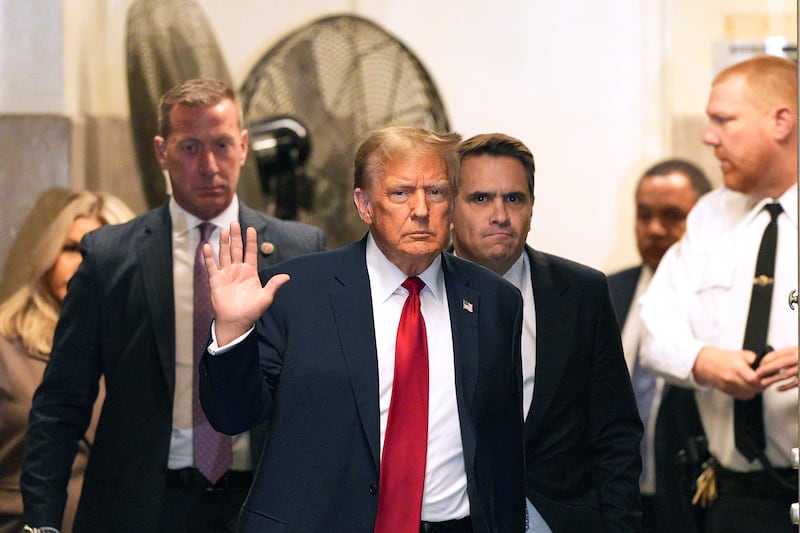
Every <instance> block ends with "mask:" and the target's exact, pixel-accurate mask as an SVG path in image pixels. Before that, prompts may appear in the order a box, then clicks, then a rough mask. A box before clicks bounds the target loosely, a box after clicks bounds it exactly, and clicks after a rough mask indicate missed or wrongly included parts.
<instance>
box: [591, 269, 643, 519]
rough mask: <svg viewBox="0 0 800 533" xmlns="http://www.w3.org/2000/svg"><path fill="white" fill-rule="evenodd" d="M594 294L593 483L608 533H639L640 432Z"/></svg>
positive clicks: (613, 326) (612, 337) (604, 302)
mask: <svg viewBox="0 0 800 533" xmlns="http://www.w3.org/2000/svg"><path fill="white" fill-rule="evenodd" d="M599 293H600V294H599V296H598V301H599V302H600V303H599V309H598V315H597V322H596V324H595V331H594V336H595V339H594V350H595V353H594V357H593V358H592V362H593V363H592V364H593V368H592V373H591V385H590V390H589V396H588V402H589V405H588V415H589V416H588V424H589V433H590V442H591V453H592V457H591V463H592V478H593V482H594V485H595V488H596V490H597V492H598V494H599V495H600V502H601V511H602V513H603V515H604V516H605V518H606V522H607V524H608V526H609V531H639V529H640V528H641V504H640V499H639V475H640V473H641V468H642V464H641V456H640V450H639V443H640V441H641V438H642V433H643V428H642V423H641V420H640V419H639V412H638V410H637V408H636V400H635V398H634V395H633V389H632V387H631V381H630V377H629V375H628V371H627V368H626V366H625V358H624V356H623V352H622V343H621V341H620V335H619V326H618V325H617V321H616V318H615V316H614V311H613V309H612V306H611V301H610V299H609V296H608V289H607V288H606V286H605V283H604V284H603V287H602V290H600V291H599Z"/></svg>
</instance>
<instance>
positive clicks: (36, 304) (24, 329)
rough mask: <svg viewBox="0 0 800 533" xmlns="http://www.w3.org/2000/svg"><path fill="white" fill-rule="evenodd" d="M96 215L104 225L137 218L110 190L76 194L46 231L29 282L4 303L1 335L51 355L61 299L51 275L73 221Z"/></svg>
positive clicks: (0, 312)
mask: <svg viewBox="0 0 800 533" xmlns="http://www.w3.org/2000/svg"><path fill="white" fill-rule="evenodd" d="M82 217H86V218H95V219H97V220H99V221H100V223H101V224H120V223H122V222H126V221H128V220H130V219H131V218H133V212H132V211H131V210H130V209H129V208H128V206H127V205H125V203H124V202H123V201H122V200H120V199H119V198H117V197H116V196H113V195H111V194H108V193H103V192H99V193H94V192H89V191H82V192H77V193H74V194H73V195H72V196H70V198H69V199H68V201H67V203H66V204H65V205H64V207H63V208H61V211H59V213H58V215H57V216H56V217H55V219H53V221H52V222H51V223H50V224H49V225H48V226H47V228H46V229H45V230H44V232H43V233H42V235H41V237H40V238H39V240H38V242H37V243H36V246H35V247H34V250H33V253H32V254H31V258H32V261H33V263H34V264H33V269H32V272H31V275H30V278H29V279H28V282H27V283H26V284H25V285H23V286H22V287H21V288H20V289H19V290H17V291H16V292H15V293H14V294H12V295H11V297H10V298H9V299H8V300H6V301H5V302H3V304H2V305H0V334H2V335H3V336H5V337H6V338H7V339H9V340H17V339H19V340H20V341H21V342H22V345H23V347H24V348H25V350H27V351H28V352H29V353H36V354H41V355H49V354H50V351H51V349H52V347H53V333H54V332H55V329H56V322H57V321H58V314H59V312H60V311H61V302H59V301H58V299H56V297H55V295H53V292H52V290H51V289H50V284H49V282H48V279H47V276H48V274H49V272H50V270H51V269H52V268H53V266H54V265H55V263H56V260H57V259H58V256H59V254H60V253H61V251H62V248H63V246H64V243H65V242H66V240H67V235H68V234H69V230H70V228H71V226H72V223H73V222H74V221H75V220H76V219H78V218H82Z"/></svg>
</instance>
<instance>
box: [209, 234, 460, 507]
mask: <svg viewBox="0 0 800 533" xmlns="http://www.w3.org/2000/svg"><path fill="white" fill-rule="evenodd" d="M366 262H367V274H368V276H369V284H370V294H371V298H372V315H373V320H374V324H375V343H376V347H377V351H378V390H379V394H380V397H379V404H380V428H381V435H380V438H381V440H380V446H381V454H383V439H384V435H385V434H386V422H387V420H388V417H389V404H390V403H391V399H392V382H393V381H394V353H395V344H396V339H397V326H398V325H399V324H400V314H401V313H402V311H403V304H405V301H406V297H407V296H408V291H407V290H406V289H405V288H403V287H402V286H401V285H402V284H403V282H404V281H405V280H406V278H407V277H408V276H406V275H405V274H403V273H402V272H401V271H400V270H399V269H398V268H397V267H396V266H395V265H394V264H393V263H392V262H391V261H389V259H387V258H386V256H385V255H383V252H381V251H380V249H379V248H378V246H377V245H376V244H375V240H374V239H373V238H372V234H369V235H368V237H367V251H366ZM418 277H419V278H420V279H421V280H422V281H424V282H425V287H424V288H423V289H422V292H420V305H421V310H422V316H423V319H424V320H425V331H426V334H427V340H428V375H429V380H428V383H429V397H428V400H429V401H428V448H427V455H426V461H425V488H424V490H423V494H422V517H421V519H422V520H424V521H427V522H443V521H446V520H454V519H458V518H464V517H466V516H469V511H470V508H469V496H468V495H467V472H466V469H465V466H464V447H463V444H462V442H461V423H460V421H459V418H458V403H457V400H456V377H455V356H454V352H453V333H452V329H451V328H450V308H449V306H448V302H447V290H446V287H445V284H444V273H443V272H442V258H441V256H439V257H437V258H436V259H435V260H434V261H433V263H432V264H431V266H429V267H428V268H427V269H426V270H425V271H424V272H422V273H421V274H420V275H419V276H418ZM211 329H212V339H211V345H210V346H209V347H208V352H209V353H210V354H211V355H222V354H224V353H225V352H227V351H228V350H230V349H231V348H232V347H233V346H235V345H236V344H238V343H240V342H242V341H243V340H244V339H245V338H246V337H247V335H249V334H250V332H251V331H252V330H253V328H250V329H249V330H248V331H247V332H245V333H244V334H242V335H241V336H239V337H238V338H236V339H234V340H233V341H231V342H230V343H228V344H226V345H224V346H220V345H219V344H218V343H217V339H216V335H215V334H214V328H213V327H212V328H211Z"/></svg>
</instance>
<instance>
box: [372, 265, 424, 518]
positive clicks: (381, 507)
mask: <svg viewBox="0 0 800 533" xmlns="http://www.w3.org/2000/svg"><path fill="white" fill-rule="evenodd" d="M403 287H405V288H406V289H407V290H408V298H406V302H405V304H404V305H403V313H402V314H401V315H400V325H399V326H398V328H397V346H396V348H395V358H394V382H393V384H392V401H391V403H390V404H389V418H388V421H387V423H386V435H385V436H384V443H383V457H382V458H381V466H380V470H381V471H380V491H379V493H378V516H377V518H376V520H375V533H419V525H420V517H421V514H422V489H423V487H424V485H425V455H426V453H427V448H428V343H427V338H426V334H425V320H424V319H423V318H422V313H421V312H420V301H419V293H420V291H421V290H422V289H423V288H424V287H425V283H424V282H423V281H422V280H421V279H419V278H417V277H411V278H408V279H406V281H405V282H403Z"/></svg>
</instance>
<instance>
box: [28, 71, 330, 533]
mask: <svg viewBox="0 0 800 533" xmlns="http://www.w3.org/2000/svg"><path fill="white" fill-rule="evenodd" d="M247 142H248V135H247V131H246V130H244V129H243V127H242V114H241V106H240V104H239V100H238V98H237V96H236V95H235V93H234V91H233V90H232V89H231V88H230V87H228V86H227V85H226V84H224V83H222V82H219V81H217V80H210V79H193V80H188V81H186V82H184V83H181V84H180V85H178V86H176V87H174V88H173V89H171V90H169V91H167V92H166V93H165V94H164V96H163V97H162V99H161V104H160V115H159V134H158V135H156V136H155V138H154V148H155V152H156V157H157V158H158V160H159V162H160V163H161V166H162V168H163V169H164V170H166V171H167V172H168V173H169V180H170V184H171V186H172V195H171V198H170V199H169V201H167V202H166V203H165V204H164V205H162V206H161V207H158V208H156V209H154V210H152V211H150V212H148V213H145V214H144V215H142V216H140V217H137V218H135V219H134V220H132V221H131V222H129V223H127V224H123V225H119V226H105V227H103V228H101V230H99V231H95V232H92V233H90V234H88V235H87V236H86V237H85V238H84V240H83V242H82V245H81V251H82V253H83V256H84V259H83V262H82V263H81V267H80V268H79V269H78V271H77V273H76V274H75V276H74V277H73V278H72V281H71V284H70V288H69V292H68V295H67V298H66V299H65V301H64V306H63V308H62V310H61V318H60V320H59V323H58V327H57V328H56V333H55V340H54V343H53V352H52V354H51V356H50V363H49V365H48V367H47V371H46V373H45V376H44V380H43V381H42V384H41V386H40V387H39V390H38V391H37V392H36V396H35V398H34V401H33V409H32V411H31V416H30V426H29V430H28V434H27V436H26V438H25V459H24V469H23V473H22V480H21V481H22V483H21V484H22V495H23V500H24V504H25V519H26V522H27V523H28V525H29V526H30V527H32V528H38V527H58V526H60V525H61V516H62V513H63V510H64V499H65V497H66V492H65V491H64V488H65V486H66V483H67V480H68V479H69V474H70V467H71V465H72V460H73V457H74V455H75V452H76V450H77V446H78V441H79V440H80V438H81V436H82V435H83V434H84V431H85V429H86V426H87V424H88V423H89V417H90V415H91V412H92V405H93V403H94V401H95V397H96V396H97V390H98V380H99V379H100V377H101V376H102V377H103V378H104V380H105V386H106V398H105V403H104V405H103V410H102V413H101V415H100V420H99V423H98V426H97V431H96V434H95V440H94V442H93V443H92V451H91V455H90V458H89V462H88V465H87V468H86V476H85V480H84V484H83V492H82V495H81V499H80V503H79V506H78V512H77V517H76V521H75V529H76V530H77V531H118V532H127V531H129V532H131V533H133V532H136V533H140V532H142V531H170V532H176V531H215V532H216V531H226V530H230V529H229V528H232V522H233V519H234V518H235V516H236V515H237V513H238V510H239V508H240V506H241V503H242V501H243V500H244V497H245V495H246V494H247V491H248V489H249V488H250V482H251V480H252V469H253V468H254V466H255V465H256V464H257V462H258V457H259V455H260V453H261V449H262V447H263V442H264V438H265V433H264V431H265V430H264V429H263V428H258V429H257V430H254V431H251V432H249V433H245V434H242V435H238V436H236V437H234V438H233V439H231V438H228V437H226V436H215V435H214V434H213V432H209V431H208V423H207V421H205V419H204V418H202V409H200V407H199V399H197V401H194V400H195V398H196V396H197V395H196V393H195V392H194V391H193V389H194V388H195V385H196V383H197V380H196V368H197V364H196V363H195V357H194V355H195V349H194V346H195V345H196V344H195V343H196V342H198V341H199V344H200V348H199V350H197V352H198V353H199V352H200V351H202V348H203V346H204V345H205V341H206V340H207V338H208V325H209V324H210V322H211V316H210V312H209V313H208V314H207V315H206V316H205V318H204V317H202V316H201V310H202V309H203V308H204V307H205V308H207V307H209V306H210V302H209V301H208V295H207V294H206V295H205V299H203V298H200V293H199V292H198V291H201V290H202V287H203V286H205V288H206V292H207V287H208V281H207V279H198V281H197V282H196V281H195V275H198V270H199V271H200V273H203V272H205V269H204V266H203V263H202V255H201V256H200V258H199V260H196V257H197V253H196V250H197V249H198V246H199V245H200V243H201V242H202V239H203V237H202V236H201V234H202V232H203V231H204V230H205V231H206V232H207V233H210V237H208V236H206V238H211V239H212V240H214V239H213V238H214V236H215V235H217V234H219V232H220V229H221V228H222V227H228V225H229V224H230V223H231V222H233V221H238V222H240V223H241V224H242V225H248V226H253V227H255V228H256V232H257V234H258V241H259V243H262V244H263V245H262V246H261V247H260V248H259V253H258V254H257V255H258V262H259V264H261V265H263V266H267V265H270V264H274V263H277V262H279V261H281V260H283V259H288V258H290V257H293V256H296V255H300V254H303V253H309V252H315V251H319V250H322V249H324V244H325V243H324V235H323V233H322V232H321V231H320V230H319V229H317V228H312V227H311V226H307V225H304V224H300V223H297V222H287V221H281V220H277V219H275V218H272V217H267V216H265V215H262V214H260V213H257V212H255V211H253V210H252V209H249V208H247V207H246V206H245V205H244V204H242V203H241V202H239V200H238V198H237V196H236V187H237V184H238V181H239V172H240V168H241V166H242V164H243V163H244V161H245V158H246V157H247V148H248V146H247ZM203 284H205V285H203ZM195 315H197V318H195ZM201 433H202V434H203V435H204V438H202V439H201V438H198V435H200V434H201ZM209 439H211V440H209ZM211 442H213V444H211ZM212 446H213V447H212ZM203 452H209V453H206V454H204V453H203ZM217 453H218V454H219V455H218V457H219V460H217V459H216V457H217ZM209 461H212V462H213V464H209ZM206 467H207V468H206ZM49 531H51V530H49Z"/></svg>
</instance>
